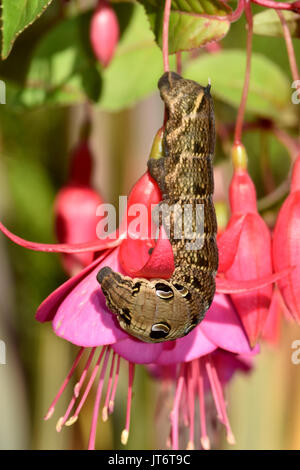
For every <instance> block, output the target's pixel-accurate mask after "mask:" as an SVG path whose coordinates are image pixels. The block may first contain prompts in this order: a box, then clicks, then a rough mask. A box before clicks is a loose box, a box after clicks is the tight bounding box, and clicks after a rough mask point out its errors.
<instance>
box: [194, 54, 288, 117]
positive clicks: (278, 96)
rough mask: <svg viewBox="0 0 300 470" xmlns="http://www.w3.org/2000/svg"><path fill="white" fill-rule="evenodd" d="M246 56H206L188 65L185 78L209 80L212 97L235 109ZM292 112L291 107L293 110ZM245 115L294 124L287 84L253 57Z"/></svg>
mask: <svg viewBox="0 0 300 470" xmlns="http://www.w3.org/2000/svg"><path fill="white" fill-rule="evenodd" d="M245 67H246V52H245V51H242V50H223V51H221V52H218V53H216V54H206V55H203V56H201V57H199V58H198V59H195V60H194V61H193V62H191V63H190V64H189V65H188V66H187V68H186V69H185V76H186V77H187V78H190V79H192V80H196V81H197V82H199V83H201V84H203V85H206V84H207V82H208V79H209V78H210V79H211V83H212V94H213V96H215V97H217V98H219V99H220V100H222V101H224V102H226V103H229V104H230V105H232V106H234V107H238V105H239V103H240V99H241V95H242V89H243V85H244V73H245ZM294 108H295V106H294ZM246 109H247V111H249V112H253V113H255V114H257V115H259V116H264V117H269V118H276V119H279V120H280V121H281V122H282V121H285V122H286V123H293V122H294V118H295V116H294V111H295V110H294V109H293V106H292V104H291V87H290V80H289V79H288V77H287V76H286V75H285V74H284V73H283V72H282V70H281V69H280V68H279V67H278V65H276V64H275V63H274V62H272V61H271V60H270V59H268V57H266V56H263V55H262V54H257V53H253V54H252V63H251V79H250V89H249V95H248V100H247V108H246Z"/></svg>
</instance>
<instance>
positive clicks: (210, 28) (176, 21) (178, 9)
mask: <svg viewBox="0 0 300 470" xmlns="http://www.w3.org/2000/svg"><path fill="white" fill-rule="evenodd" d="M139 1H140V3H142V4H143V5H144V7H145V9H146V12H147V15H148V18H149V21H150V25H151V28H152V30H153V31H154V34H155V39H156V41H157V43H158V45H159V46H160V47H162V29H163V15H164V2H161V1H160V0H139ZM230 11H231V10H230V8H229V7H228V6H226V5H225V4H224V3H221V2H219V1H218V0H211V1H209V0H176V1H175V0H173V1H172V6H171V14H170V22H169V52H170V54H173V53H175V52H178V51H185V50H190V49H194V48H198V47H200V46H203V45H204V44H207V43H208V42H210V41H217V40H220V39H222V38H223V37H224V36H225V35H226V34H227V32H228V30H229V28H230V22H229V21H227V20H226V19H217V18H209V15H214V16H226V15H227V14H228V13H230ZM203 14H204V15H206V16H204V17H203V16H200V15H203Z"/></svg>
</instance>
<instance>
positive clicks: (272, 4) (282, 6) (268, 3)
mask: <svg viewBox="0 0 300 470" xmlns="http://www.w3.org/2000/svg"><path fill="white" fill-rule="evenodd" d="M251 1H252V2H253V3H256V4H257V5H260V6H262V7H266V8H274V9H275V10H292V11H295V10H297V6H295V5H294V4H297V3H298V2H293V3H286V2H277V1H273V0H251Z"/></svg>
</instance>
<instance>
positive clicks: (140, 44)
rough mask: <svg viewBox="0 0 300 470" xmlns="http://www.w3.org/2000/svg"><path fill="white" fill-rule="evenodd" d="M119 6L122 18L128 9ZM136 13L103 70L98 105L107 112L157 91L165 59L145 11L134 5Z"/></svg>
mask: <svg viewBox="0 0 300 470" xmlns="http://www.w3.org/2000/svg"><path fill="white" fill-rule="evenodd" d="M128 6H129V5H118V8H116V12H117V14H118V18H119V21H120V19H121V18H122V16H123V14H122V11H124V9H125V8H128ZM131 6H132V7H133V14H132V17H131V20H130V23H129V25H128V27H127V28H126V29H125V31H124V33H123V35H122V36H121V38H120V41H119V44H118V47H117V50H116V53H115V56H114V58H113V60H112V62H111V63H110V66H109V67H108V68H107V69H105V70H104V71H103V75H102V78H103V82H102V92H101V98H100V101H99V104H100V106H101V108H103V109H105V110H108V111H117V110H120V109H122V108H126V107H128V106H132V105H133V104H134V103H136V102H137V101H138V100H140V99H142V98H144V97H145V96H147V95H148V94H150V93H151V92H153V91H155V90H157V81H158V79H159V77H160V76H161V75H162V73H163V61H162V54H161V51H160V49H159V48H158V47H157V45H156V43H155V41H154V36H153V33H152V32H151V31H150V29H149V24H148V21H147V17H146V14H145V11H144V9H143V7H142V6H140V5H135V6H133V5H131Z"/></svg>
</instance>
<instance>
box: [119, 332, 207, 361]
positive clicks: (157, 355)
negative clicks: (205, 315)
mask: <svg viewBox="0 0 300 470" xmlns="http://www.w3.org/2000/svg"><path fill="white" fill-rule="evenodd" d="M112 348H113V349H114V351H116V352H117V353H118V354H120V356H122V357H124V358H125V359H127V360H128V361H131V362H135V363H137V364H150V363H152V362H155V364H159V365H166V364H174V363H178V362H188V361H192V360H193V359H195V358H196V357H200V356H204V355H205V354H209V353H210V352H212V351H214V350H215V349H216V345H215V344H213V343H212V342H211V341H209V340H208V339H207V338H206V337H205V335H204V334H203V333H202V331H201V330H200V328H199V327H197V328H195V329H194V330H193V331H191V333H189V334H188V336H185V337H184V338H180V339H177V340H175V341H168V342H166V343H153V344H151V343H144V342H143V341H139V340H137V339H134V338H130V337H129V338H127V339H124V340H122V341H118V342H117V343H115V344H113V345H112Z"/></svg>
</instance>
